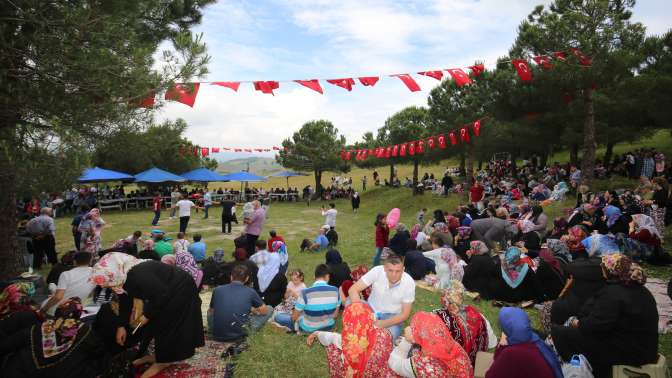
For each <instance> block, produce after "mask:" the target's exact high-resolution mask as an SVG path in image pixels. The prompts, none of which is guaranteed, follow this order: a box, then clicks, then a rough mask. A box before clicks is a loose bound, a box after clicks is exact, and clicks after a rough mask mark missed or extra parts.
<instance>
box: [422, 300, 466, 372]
mask: <svg viewBox="0 0 672 378" xmlns="http://www.w3.org/2000/svg"><path fill="white" fill-rule="evenodd" d="M411 328H412V329H413V339H414V341H415V343H416V344H418V345H420V348H421V352H420V354H419V355H417V356H414V357H412V362H413V366H414V368H416V369H417V370H420V371H424V370H429V368H430V366H431V370H433V371H435V372H436V371H442V373H441V374H439V375H437V376H449V377H456V378H470V377H473V376H474V371H473V367H472V366H471V360H470V359H469V356H468V355H467V352H465V351H464V349H462V347H461V346H460V345H459V344H458V343H457V342H456V341H455V340H454V339H453V337H452V336H451V335H450V330H449V329H448V327H446V324H445V323H444V322H443V320H441V318H440V317H439V316H438V315H436V314H432V313H429V312H424V311H421V312H417V313H416V314H415V315H414V316H413V319H411ZM419 375H420V376H423V375H422V374H419Z"/></svg>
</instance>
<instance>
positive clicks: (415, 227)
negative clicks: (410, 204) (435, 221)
mask: <svg viewBox="0 0 672 378" xmlns="http://www.w3.org/2000/svg"><path fill="white" fill-rule="evenodd" d="M420 230H422V225H421V224H419V223H416V224H414V225H413V228H411V239H415V238H417V237H418V232H420Z"/></svg>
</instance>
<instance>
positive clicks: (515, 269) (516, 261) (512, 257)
mask: <svg viewBox="0 0 672 378" xmlns="http://www.w3.org/2000/svg"><path fill="white" fill-rule="evenodd" d="M520 253H521V252H520V249H518V248H517V247H509V248H508V249H507V250H506V253H505V254H504V259H503V260H502V267H501V269H502V278H504V281H506V283H507V284H508V285H509V286H510V287H511V288H512V289H515V288H517V287H518V286H519V285H520V284H521V283H522V282H523V279H525V275H526V274H527V272H528V271H529V269H530V267H529V266H528V265H527V264H526V263H525V262H524V261H522V260H521V258H520Z"/></svg>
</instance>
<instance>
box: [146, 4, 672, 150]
mask: <svg viewBox="0 0 672 378" xmlns="http://www.w3.org/2000/svg"><path fill="white" fill-rule="evenodd" d="M667 1H668V0H639V1H638V3H637V5H636V6H635V9H634V11H633V19H634V21H638V22H642V23H643V24H644V25H645V26H646V27H647V33H648V34H660V33H663V32H665V31H666V30H667V29H668V28H672V22H670V21H671V20H672V7H669V6H666V5H667V4H666V3H667ZM548 3H549V1H546V0H507V1H501V0H399V1H391V0H390V1H376V0H366V1H364V0H285V1H280V0H264V1H262V0H249V1H239V0H238V1H237V0H219V1H218V2H217V3H215V4H213V5H210V6H208V7H206V8H205V10H204V12H203V20H202V23H201V24H200V25H198V26H196V27H195V28H194V32H196V33H202V34H203V39H204V41H205V43H206V44H207V49H208V55H210V56H211V61H210V63H209V65H208V70H209V74H208V76H207V77H205V78H202V79H201V80H202V81H256V80H290V81H291V80H295V79H338V78H344V77H360V76H381V79H380V81H379V82H378V83H377V84H376V85H375V86H374V87H364V86H362V85H360V84H359V82H357V84H356V85H355V86H354V87H353V90H352V92H347V91H346V90H345V89H342V88H340V87H336V86H334V85H331V84H328V83H326V81H322V80H321V81H320V84H321V85H322V88H323V89H324V95H320V94H319V93H317V92H314V91H312V90H310V89H308V88H304V87H302V86H300V85H299V84H296V83H292V82H288V83H280V88H279V89H278V90H276V91H275V95H274V96H271V95H269V94H264V93H261V92H259V91H255V90H254V88H253V85H252V84H251V83H242V84H241V86H240V88H239V89H238V92H234V91H232V90H230V89H228V88H223V87H218V86H213V85H209V84H203V85H201V87H200V90H199V92H198V97H197V99H196V103H195V104H194V107H193V108H190V107H188V106H186V105H183V104H180V103H176V102H170V101H168V102H166V104H165V105H164V106H163V107H162V108H161V110H160V111H159V113H158V115H157V118H158V119H159V120H163V119H175V118H178V117H179V118H183V119H184V120H186V122H187V124H188V125H189V127H188V129H187V131H186V137H187V138H189V139H190V140H191V141H192V142H193V143H195V144H197V145H200V146H203V147H242V148H255V147H261V148H263V147H268V148H270V147H271V146H275V145H277V146H279V145H280V144H281V143H282V141H283V140H284V139H286V138H289V137H291V135H292V134H293V133H294V132H295V131H297V130H299V129H300V128H301V126H302V125H303V124H304V123H306V122H308V121H311V120H317V119H326V120H329V121H331V122H332V123H333V124H334V126H335V127H336V128H337V129H338V130H339V133H340V134H343V135H345V137H346V139H347V141H348V142H349V143H350V142H355V141H358V140H360V139H361V137H362V135H363V134H364V133H365V132H367V131H371V132H374V133H375V132H376V130H377V129H378V128H380V127H381V126H383V124H384V122H385V120H386V119H387V118H388V117H390V116H391V115H393V114H394V113H395V112H397V111H399V110H401V109H403V108H405V107H407V106H412V105H417V106H425V105H426V104H427V96H428V94H429V91H430V90H431V89H432V88H433V87H435V86H436V85H437V84H438V83H439V82H438V81H436V80H435V79H432V78H428V77H424V76H421V75H417V74H415V73H417V72H419V71H426V70H438V69H446V68H459V67H467V66H469V65H472V64H473V63H474V62H475V61H477V60H478V61H482V62H485V63H486V66H492V65H494V63H495V62H496V60H497V58H498V57H500V56H504V55H506V54H507V52H508V49H509V48H510V47H511V45H512V44H513V42H514V40H515V37H516V34H517V28H518V25H519V24H520V22H521V21H522V20H523V19H524V18H525V17H526V16H527V15H528V14H529V13H530V12H531V11H532V9H533V8H534V6H535V5H538V4H548ZM399 73H411V74H413V77H414V79H415V80H416V81H417V82H418V84H419V85H420V87H421V88H422V91H420V92H410V91H409V90H408V89H407V88H406V87H405V86H404V84H403V83H402V82H401V81H400V80H399V79H398V78H394V77H388V76H387V75H390V74H399ZM444 74H447V73H446V72H445V71H444ZM249 155H250V154H217V155H215V157H217V158H219V159H221V160H226V159H228V158H232V157H247V156H249ZM255 156H272V154H261V155H255Z"/></svg>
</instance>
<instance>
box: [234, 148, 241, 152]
mask: <svg viewBox="0 0 672 378" xmlns="http://www.w3.org/2000/svg"><path fill="white" fill-rule="evenodd" d="M233 150H234V151H235V152H243V149H242V148H234V149H233Z"/></svg>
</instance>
